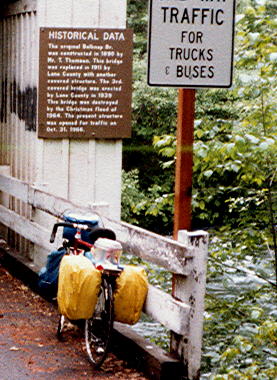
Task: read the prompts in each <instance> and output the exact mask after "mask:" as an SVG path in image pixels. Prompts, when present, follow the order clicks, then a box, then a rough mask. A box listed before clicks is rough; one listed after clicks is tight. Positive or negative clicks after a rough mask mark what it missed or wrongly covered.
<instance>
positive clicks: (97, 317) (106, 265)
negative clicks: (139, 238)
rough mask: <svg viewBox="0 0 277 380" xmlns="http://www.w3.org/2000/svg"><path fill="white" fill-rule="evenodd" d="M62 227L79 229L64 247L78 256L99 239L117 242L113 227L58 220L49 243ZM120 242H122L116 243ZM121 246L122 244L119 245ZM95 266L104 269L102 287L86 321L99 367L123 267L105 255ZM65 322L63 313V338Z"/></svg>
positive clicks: (91, 351)
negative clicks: (84, 233)
mask: <svg viewBox="0 0 277 380" xmlns="http://www.w3.org/2000/svg"><path fill="white" fill-rule="evenodd" d="M59 227H63V228H72V229H74V231H75V232H76V233H75V234H74V238H71V239H69V240H68V239H65V240H64V241H63V247H64V248H66V250H67V254H73V255H78V254H81V253H83V252H84V251H90V250H91V249H92V248H93V247H94V244H95V242H96V241H97V239H99V238H104V239H109V240H110V241H115V240H116V236H115V233H114V232H113V231H112V230H109V229H105V228H101V227H90V226H89V225H88V224H85V223H82V224H78V223H70V222H62V223H55V224H54V226H53V230H52V234H51V237H50V242H51V243H53V242H54V240H55V236H56V232H57V230H58V228H59ZM82 231H83V232H84V231H85V232H86V240H83V238H82V236H81V233H82ZM117 244H119V243H118V242H117ZM119 246H120V244H119ZM94 264H95V267H96V268H97V269H98V270H100V271H101V273H102V276H101V286H100V290H99V294H98V298H97V303H96V307H95V310H94V313H93V315H92V317H91V318H90V319H86V320H85V326H84V330H85V344H86V351H87V354H88V358H89V361H90V363H91V364H92V365H93V366H94V367H95V368H99V367H100V366H101V365H102V363H103V361H104V360H105V358H106V356H107V353H108V350H109V346H110V341H111V335H112V330H113V322H114V312H113V309H114V306H113V292H114V289H115V281H116V278H117V277H118V276H119V275H120V273H121V271H122V269H123V268H121V267H120V266H119V257H116V258H115V257H113V256H109V255H106V256H105V257H104V260H102V261H100V262H97V261H95V262H94ZM64 325H65V316H64V315H60V318H59V323H58V328H57V338H58V339H59V340H62V332H63V329H64Z"/></svg>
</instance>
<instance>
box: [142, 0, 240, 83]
mask: <svg viewBox="0 0 277 380" xmlns="http://www.w3.org/2000/svg"><path fill="white" fill-rule="evenodd" d="M149 14H150V17H149V37H148V84H149V85H153V86H176V87H192V88H193V87H230V86H231V84H232V71H233V67H232V66H233V45H234V15H235V0H150V3H149Z"/></svg>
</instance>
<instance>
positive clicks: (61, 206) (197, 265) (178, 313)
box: [0, 175, 208, 379]
mask: <svg viewBox="0 0 277 380" xmlns="http://www.w3.org/2000/svg"><path fill="white" fill-rule="evenodd" d="M1 191H2V192H4V193H5V194H6V195H5V196H6V197H7V195H8V196H12V197H15V198H17V199H19V200H21V201H22V202H24V203H26V204H28V205H31V206H32V207H33V208H35V209H39V210H42V211H44V212H46V213H48V214H50V215H52V216H54V217H57V218H61V217H62V215H63V213H64V212H65V210H68V209H78V210H80V211H86V212H88V211H90V212H97V211H98V213H99V208H98V207H97V206H95V207H93V206H92V207H90V208H85V207H82V206H81V205H76V204H73V203H71V202H69V201H68V200H65V199H62V198H59V197H57V196H54V195H52V194H49V193H46V192H44V191H42V190H39V189H38V188H36V187H34V186H32V185H29V184H28V183H26V182H23V181H20V180H18V179H16V178H13V177H10V176H5V175H0V192H1ZM0 199H1V197H0ZM6 206H7V205H6ZM99 214H100V213H99ZM100 216H101V218H102V220H103V222H104V225H105V227H106V228H110V229H112V230H113V231H114V232H115V233H116V236H117V240H119V241H120V242H121V244H122V245H123V248H124V250H125V252H128V253H131V254H133V255H136V256H138V257H141V258H142V259H143V260H146V261H148V262H151V263H153V264H156V265H159V266H161V267H163V268H165V269H166V270H168V271H169V272H172V273H174V274H175V275H176V281H175V288H174V289H173V296H171V295H169V294H166V293H165V292H163V291H161V290H159V289H157V288H155V287H154V286H152V285H150V286H149V292H148V296H147V300H146V303H145V308H144V312H145V313H146V314H148V315H149V316H150V317H152V318H153V319H154V320H156V321H158V322H160V323H161V324H162V325H164V326H165V327H166V328H167V329H169V330H171V331H172V339H171V349H172V352H173V353H174V354H177V355H178V358H179V359H180V361H182V362H183V363H184V364H185V368H186V369H187V376H188V378H189V379H197V378H199V371H200V360H201V341H202V328H203V312H204V294H205V283H206V261H207V248H208V234H207V233H206V232H203V231H198V232H194V233H188V232H187V231H180V232H179V241H174V240H171V239H168V238H165V237H162V236H160V235H157V234H154V233H151V232H149V231H147V230H144V229H142V228H139V227H136V226H133V225H130V224H128V223H124V222H118V221H114V220H111V219H109V218H108V217H106V216H105V215H100ZM0 223H2V224H3V225H5V226H6V227H8V228H10V229H12V230H13V231H15V232H16V233H18V234H20V235H21V236H23V237H24V238H26V239H27V240H29V241H31V242H32V243H34V244H36V245H38V246H41V247H43V248H45V249H46V250H48V251H49V252H50V251H52V250H53V249H54V247H53V244H50V243H49V237H50V232H51V229H52V226H49V229H46V228H45V227H42V226H41V225H39V224H38V223H36V222H34V221H32V220H28V219H27V218H25V217H23V216H20V215H19V214H17V213H16V212H14V211H12V210H10V209H9V208H8V207H5V206H4V205H3V204H2V205H0Z"/></svg>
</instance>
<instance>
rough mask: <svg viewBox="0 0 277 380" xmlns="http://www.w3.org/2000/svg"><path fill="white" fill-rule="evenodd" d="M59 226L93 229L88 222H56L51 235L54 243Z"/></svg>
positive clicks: (51, 240) (51, 241)
mask: <svg viewBox="0 0 277 380" xmlns="http://www.w3.org/2000/svg"><path fill="white" fill-rule="evenodd" d="M59 227H72V228H77V229H79V230H92V228H90V227H89V226H88V225H86V224H78V223H69V222H62V223H55V224H54V226H53V230H52V233H51V236H50V243H54V241H55V237H56V233H57V230H58V228H59Z"/></svg>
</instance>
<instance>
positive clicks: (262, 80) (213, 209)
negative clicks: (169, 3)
mask: <svg viewBox="0 0 277 380" xmlns="http://www.w3.org/2000/svg"><path fill="white" fill-rule="evenodd" d="M237 3H238V6H237V9H238V15H237V25H236V41H235V81H234V86H233V88H232V89H231V90H217V89H213V90H198V91H197V103H196V121H195V143H194V184H193V226H194V227H195V228H202V227H209V228H210V229H211V226H217V228H216V229H214V230H210V232H211V244H210V258H209V267H208V284H207V296H206V313H205V325H204V329H205V331H204V344H203V350H204V352H203V369H202V374H203V375H202V376H201V378H203V379H259V380H260V379H267V380H271V379H272V380H273V379H275V378H277V373H276V368H277V358H276V345H277V341H276V328H277V327H276V317H277V314H276V286H275V285H274V284H275V279H274V274H273V272H274V271H273V268H274V255H273V249H274V244H275V250H276V236H275V235H274V225H275V223H276V221H275V217H276V212H277V210H276V207H277V200H276V178H277V173H276V169H277V167H276V151H277V147H276V116H275V115H276V102H277V99H276V63H277V54H276V20H274V18H273V17H272V16H273V15H274V14H276V2H273V1H262V0H259V1H255V0H238V2H237ZM256 4H264V5H263V6H260V5H258V6H256ZM129 5H130V6H131V8H129V9H130V11H129V15H130V19H129V23H130V25H131V26H133V27H134V28H135V58H134V64H135V65H134V70H135V72H134V97H133V110H134V112H133V129H134V136H133V139H132V142H131V143H130V142H126V143H125V146H124V157H125V166H124V167H125V168H126V169H127V170H130V169H132V168H134V167H135V168H137V171H136V172H131V173H125V174H126V176H127V177H125V178H124V183H125V184H128V186H127V185H126V186H125V187H124V188H123V190H124V191H123V198H124V199H123V204H124V207H123V210H124V212H125V214H124V219H125V220H127V221H131V222H133V221H135V223H136V224H139V225H140V226H143V227H145V228H148V229H150V230H154V231H156V232H159V233H163V234H169V233H170V232H171V230H172V224H171V222H172V213H173V183H174V166H175V165H174V164H175V152H176V138H175V124H176V94H177V92H176V91H175V90H172V89H162V88H151V87H148V86H147V85H146V78H145V73H146V63H145V52H146V43H145V41H146V36H145V31H146V1H143V2H137V1H129ZM152 142H153V147H152V145H151V143H152ZM159 158H160V162H159ZM147 166H148V167H149V168H147ZM126 208H127V209H128V210H127V211H126ZM223 226H224V227H223ZM275 265H276V263H275ZM147 270H148V273H149V276H150V277H151V282H152V281H153V282H154V283H155V281H156V277H157V279H158V283H159V284H163V283H165V284H166V287H167V286H169V282H170V279H169V278H168V277H167V275H166V274H165V273H164V272H162V271H159V270H158V269H157V268H151V266H150V267H148V268H147Z"/></svg>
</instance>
